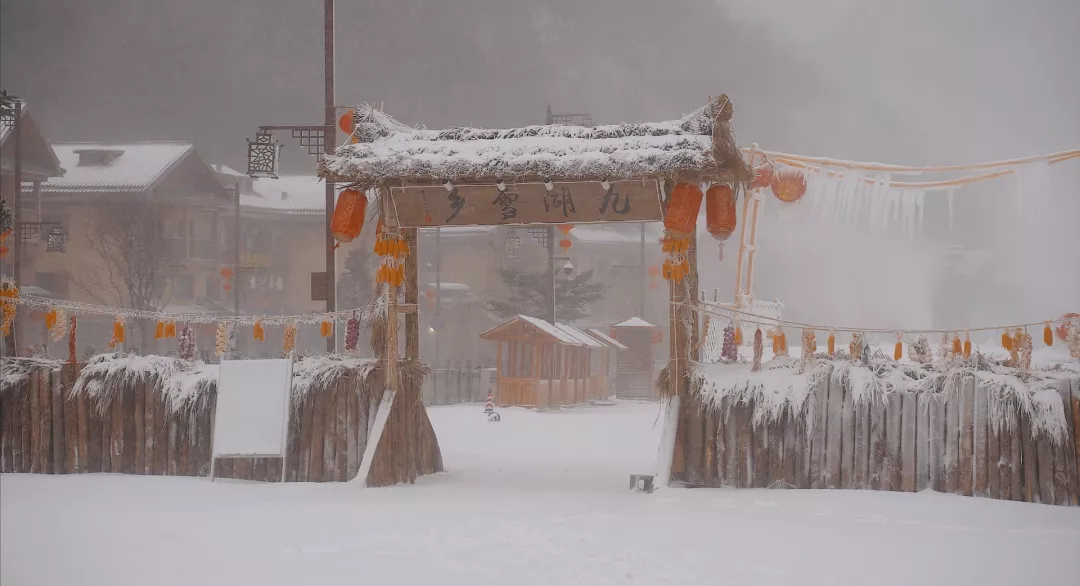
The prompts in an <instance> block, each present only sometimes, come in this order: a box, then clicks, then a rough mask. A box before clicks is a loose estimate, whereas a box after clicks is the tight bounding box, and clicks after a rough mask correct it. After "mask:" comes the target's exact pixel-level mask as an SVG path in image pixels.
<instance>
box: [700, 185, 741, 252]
mask: <svg viewBox="0 0 1080 586" xmlns="http://www.w3.org/2000/svg"><path fill="white" fill-rule="evenodd" d="M735 218H736V210H735V191H734V190H733V189H732V188H731V186H730V185H724V184H717V185H713V186H712V187H710V188H709V192H708V193H706V194H705V225H706V227H707V228H708V230H709V234H712V237H713V238H715V239H717V240H727V239H728V238H729V237H731V235H732V234H733V233H734V232H735V222H736V219H735Z"/></svg>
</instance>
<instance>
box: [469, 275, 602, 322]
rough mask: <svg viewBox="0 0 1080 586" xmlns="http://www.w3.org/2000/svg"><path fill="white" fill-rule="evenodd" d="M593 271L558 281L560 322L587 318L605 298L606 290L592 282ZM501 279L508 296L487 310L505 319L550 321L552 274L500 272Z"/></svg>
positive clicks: (558, 315) (494, 302)
mask: <svg viewBox="0 0 1080 586" xmlns="http://www.w3.org/2000/svg"><path fill="white" fill-rule="evenodd" d="M592 276H593V271H591V270H589V271H583V272H582V273H580V274H578V275H574V276H571V277H558V278H556V279H555V302H556V304H555V316H556V319H558V321H560V322H571V321H575V320H578V319H581V318H582V317H584V316H586V315H588V307H589V304H591V303H595V302H596V301H599V300H600V299H602V298H603V297H604V289H605V286H604V285H603V284H602V283H593V282H591V279H592ZM499 279H501V280H502V282H503V285H505V286H506V289H507V291H508V295H507V297H506V298H505V299H502V300H490V301H489V302H488V307H489V309H491V311H493V312H495V313H496V314H498V315H499V316H500V317H502V318H503V319H509V318H511V317H513V316H515V315H519V314H521V315H529V316H533V317H539V318H545V319H546V318H547V316H548V314H550V313H551V309H550V308H551V274H550V273H548V272H546V271H545V272H540V273H531V272H526V271H522V270H520V269H499Z"/></svg>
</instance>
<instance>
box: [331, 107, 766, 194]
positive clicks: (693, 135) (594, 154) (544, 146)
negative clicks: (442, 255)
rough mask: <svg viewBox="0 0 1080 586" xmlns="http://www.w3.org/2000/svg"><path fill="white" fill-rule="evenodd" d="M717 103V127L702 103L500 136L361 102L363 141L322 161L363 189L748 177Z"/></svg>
mask: <svg viewBox="0 0 1080 586" xmlns="http://www.w3.org/2000/svg"><path fill="white" fill-rule="evenodd" d="M719 103H720V104H723V107H719V106H718V107H717V108H716V111H717V118H718V123H717V124H715V125H714V120H713V116H712V114H711V113H710V112H709V107H708V106H706V107H702V108H699V109H697V110H695V111H693V112H691V113H690V114H687V115H686V116H684V117H683V118H681V119H679V120H671V121H667V122H656V123H644V124H613V125H606V126H593V127H585V126H571V125H548V126H526V127H524V128H510V129H502V130H491V129H481V128H465V127H459V128H450V129H446V130H428V129H426V128H411V127H409V126H406V125H404V124H402V123H400V122H398V121H397V120H395V119H394V118H392V117H390V116H388V115H386V114H385V113H383V112H380V111H378V110H376V109H374V108H373V107H371V106H370V105H367V104H364V105H361V106H358V107H357V108H356V112H357V113H356V118H355V120H356V133H355V136H356V138H357V139H358V140H359V142H358V143H356V144H348V145H344V146H341V147H339V148H338V149H337V151H336V152H335V154H334V155H333V156H328V157H325V158H324V159H323V161H322V163H321V164H320V175H321V176H324V177H331V178H333V179H334V180H336V181H344V182H353V183H357V184H360V185H365V186H366V185H375V184H378V183H381V182H384V181H388V180H405V181H446V180H451V181H462V180H493V179H511V178H513V179H530V178H531V179H542V178H543V179H551V180H555V181H575V180H576V181H585V180H592V181H601V180H619V179H639V178H657V177H687V176H693V177H696V176H700V175H702V174H710V175H714V176H716V177H718V178H720V179H722V180H724V179H726V180H731V179H739V180H748V179H749V178H750V171H749V169H748V168H747V167H746V165H745V163H744V161H743V159H742V156H741V155H740V154H739V152H738V150H737V149H736V148H735V143H734V139H733V138H732V136H731V129H730V124H729V121H730V119H731V112H732V108H731V107H730V102H729V101H727V100H726V98H723V99H722V101H721V102H719ZM714 126H715V127H716V131H717V132H716V136H715V139H716V140H714V136H713V129H714Z"/></svg>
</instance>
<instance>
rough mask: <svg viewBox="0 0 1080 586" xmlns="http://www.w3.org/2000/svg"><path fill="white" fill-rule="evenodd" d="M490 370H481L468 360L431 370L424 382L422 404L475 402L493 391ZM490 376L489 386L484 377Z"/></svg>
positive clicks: (486, 378) (446, 362)
mask: <svg viewBox="0 0 1080 586" xmlns="http://www.w3.org/2000/svg"><path fill="white" fill-rule="evenodd" d="M493 370H494V369H489V368H484V367H482V366H480V365H479V364H477V365H473V363H472V362H471V361H466V362H465V363H464V364H463V363H461V362H455V363H451V362H450V361H449V360H447V361H445V362H443V365H442V366H441V367H439V368H436V369H434V370H432V371H431V374H430V375H428V377H427V378H426V379H425V380H424V389H423V392H424V394H423V397H424V404H426V405H455V404H457V403H478V402H483V401H484V400H485V399H486V398H487V394H488V391H489V390H490V391H492V392H494V391H495V387H494V376H493V375H492V371H493ZM489 376H491V377H492V378H491V382H490V384H489V381H488V377H489Z"/></svg>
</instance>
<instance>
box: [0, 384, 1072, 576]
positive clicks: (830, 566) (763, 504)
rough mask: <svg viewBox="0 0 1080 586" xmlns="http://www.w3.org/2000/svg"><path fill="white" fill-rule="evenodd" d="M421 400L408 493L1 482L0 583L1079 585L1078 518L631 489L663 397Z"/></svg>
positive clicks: (645, 462)
mask: <svg viewBox="0 0 1080 586" xmlns="http://www.w3.org/2000/svg"><path fill="white" fill-rule="evenodd" d="M480 409H481V408H480V407H479V406H476V405H467V406H454V407H438V408H434V409H431V415H432V420H433V422H434V425H435V428H436V431H437V433H438V434H439V436H440V438H441V443H442V446H443V451H444V459H445V461H446V464H447V467H448V469H449V470H450V471H449V472H448V473H447V474H445V475H440V476H438V477H434V478H427V479H423V481H422V482H421V483H420V484H418V485H417V486H412V487H394V488H389V489H372V490H362V489H358V488H356V487H355V486H349V485H329V484H326V485H286V486H281V485H269V484H253V483H244V482H235V481H228V482H217V483H213V484H211V483H210V482H208V481H206V480H205V479H192V478H161V477H137V476H131V477H125V476H114V475H85V476H59V477H49V476H32V475H4V476H2V477H0V583H2V584H3V585H4V586H9V585H10V586H22V585H54V584H55V585H67V584H103V585H105V584H108V585H110V586H136V585H138V586H144V585H146V584H155V585H173V584H176V585H180V584H184V585H187V584H208V585H210V584H228V585H239V584H259V585H260V586H273V585H279V584H280V585H290V586H295V585H299V584H312V585H315V584H342V583H351V584H389V585H395V584H422V585H438V586H451V585H458V584H462V585H470V586H472V585H481V584H508V585H511V584H512V585H514V586H517V585H529V584H544V585H547V586H552V585H564V584H589V585H602V584H679V585H688V584H710V585H712V584H726V583H731V584H768V585H773V584H859V585H862V584H870V583H873V584H881V585H887V584H905V585H910V584H920V585H923V584H949V585H950V586H955V585H957V584H974V585H978V586H989V585H994V584H1002V585H1006V584H1008V585H1015V584H1023V586H1038V585H1040V584H1069V583H1076V578H1077V576H1078V575H1080V556H1078V555H1077V552H1078V551H1080V510H1078V509H1064V508H1058V507H1049V506H1038V505H1029V504H1020V503H1008V502H997V501H989V500H982V499H971V498H964V497H958V496H952V495H938V494H919V495H910V494H894V493H872V492H852V491H765V490H744V491H730V490H673V489H669V490H662V491H660V492H658V493H656V494H653V495H640V494H631V493H628V492H627V491H626V483H627V481H628V475H629V474H630V473H631V472H640V471H649V470H650V468H651V467H652V463H653V461H654V459H655V455H656V452H655V450H656V441H657V436H658V429H656V428H655V427H654V425H653V424H654V421H655V420H656V416H657V410H658V408H657V406H656V405H650V404H620V405H618V406H615V407H588V408H581V409H568V410H563V411H561V412H558V413H544V414H540V413H533V412H529V411H524V410H518V409H506V410H502V415H503V421H502V423H500V424H488V423H486V422H484V420H483V417H482V416H481V415H480Z"/></svg>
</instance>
